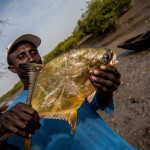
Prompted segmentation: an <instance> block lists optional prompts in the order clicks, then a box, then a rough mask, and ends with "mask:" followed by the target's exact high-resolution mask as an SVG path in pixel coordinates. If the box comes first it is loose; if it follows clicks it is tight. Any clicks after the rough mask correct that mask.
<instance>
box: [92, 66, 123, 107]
mask: <svg viewBox="0 0 150 150" xmlns="http://www.w3.org/2000/svg"><path fill="white" fill-rule="evenodd" d="M120 77H121V75H120V73H119V72H118V70H117V69H116V67H113V66H110V65H106V66H101V67H100V69H96V70H93V71H92V73H91V76H90V80H91V82H92V84H93V85H94V86H95V87H96V88H97V101H98V104H99V105H100V106H107V105H108V104H109V103H110V101H111V100H112V96H113V92H114V91H115V90H117V88H118V86H119V85H120Z"/></svg>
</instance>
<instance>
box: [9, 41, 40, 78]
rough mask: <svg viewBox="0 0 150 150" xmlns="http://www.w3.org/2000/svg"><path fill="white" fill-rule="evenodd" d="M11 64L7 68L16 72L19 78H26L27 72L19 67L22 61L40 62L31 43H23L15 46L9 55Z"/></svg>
mask: <svg viewBox="0 0 150 150" xmlns="http://www.w3.org/2000/svg"><path fill="white" fill-rule="evenodd" d="M9 58H10V59H11V61H12V63H13V65H9V67H8V68H9V70H11V71H12V72H14V73H17V74H18V75H19V77H20V78H28V74H27V73H26V72H25V71H23V70H22V69H21V68H19V66H18V65H19V64H22V63H37V64H42V60H41V57H40V55H39V53H38V51H37V48H36V47H35V46H34V45H33V44H31V43H24V44H21V45H19V46H17V47H16V49H15V51H14V52H13V53H11V54H10V55H9Z"/></svg>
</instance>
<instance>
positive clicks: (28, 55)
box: [27, 54, 35, 63]
mask: <svg viewBox="0 0 150 150" xmlns="http://www.w3.org/2000/svg"><path fill="white" fill-rule="evenodd" d="M27 57H28V61H29V62H30V63H34V62H35V60H34V58H33V57H32V56H31V55H30V54H27Z"/></svg>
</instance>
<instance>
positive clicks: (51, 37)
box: [0, 0, 89, 97]
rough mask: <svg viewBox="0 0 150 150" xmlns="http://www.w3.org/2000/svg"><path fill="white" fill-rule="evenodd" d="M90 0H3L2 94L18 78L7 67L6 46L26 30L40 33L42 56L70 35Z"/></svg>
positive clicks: (0, 3)
mask: <svg viewBox="0 0 150 150" xmlns="http://www.w3.org/2000/svg"><path fill="white" fill-rule="evenodd" d="M86 1H89V0H0V20H4V21H6V22H7V23H5V24H0V97H1V96H2V95H3V94H5V93H6V92H8V91H9V90H10V89H11V88H12V87H13V86H14V84H16V83H17V82H18V81H19V78H18V76H17V75H16V74H14V73H11V72H10V71H8V69H7V63H6V60H5V49H6V47H7V46H8V45H9V44H10V43H11V42H12V41H13V40H15V39H16V38H17V37H18V36H20V35H21V34H24V33H32V34H36V35H38V36H39V37H40V38H41V40H42V43H41V45H40V46H39V48H38V49H39V53H40V55H41V56H44V55H46V54H47V53H49V52H50V51H51V50H53V49H54V48H55V47H56V46H57V45H58V44H59V43H60V42H62V41H64V40H65V39H67V37H68V36H70V35H71V33H72V32H73V30H74V28H75V27H76V25H77V21H78V20H79V19H80V18H81V14H82V13H83V12H84V11H85V10H86Z"/></svg>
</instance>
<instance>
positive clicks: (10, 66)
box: [8, 65, 17, 73]
mask: <svg viewBox="0 0 150 150" xmlns="http://www.w3.org/2000/svg"><path fill="white" fill-rule="evenodd" d="M8 69H9V70H10V71H11V72H13V73H17V72H16V69H15V67H14V65H9V66H8Z"/></svg>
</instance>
